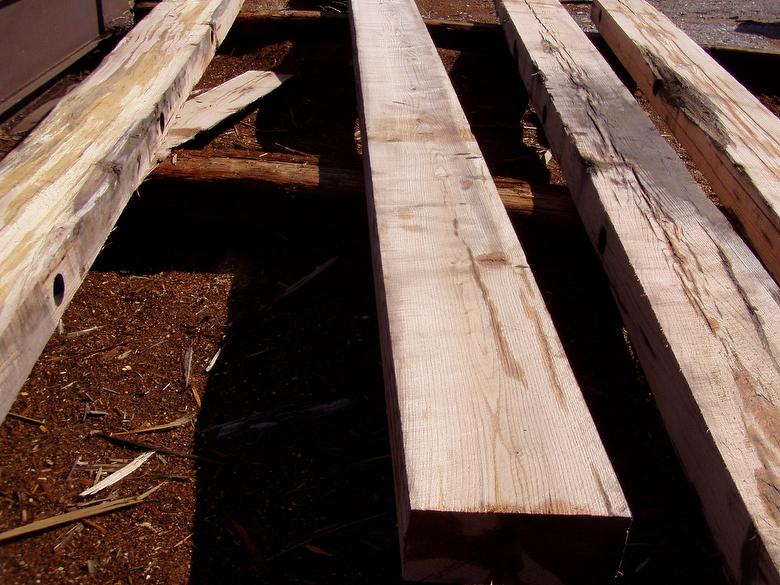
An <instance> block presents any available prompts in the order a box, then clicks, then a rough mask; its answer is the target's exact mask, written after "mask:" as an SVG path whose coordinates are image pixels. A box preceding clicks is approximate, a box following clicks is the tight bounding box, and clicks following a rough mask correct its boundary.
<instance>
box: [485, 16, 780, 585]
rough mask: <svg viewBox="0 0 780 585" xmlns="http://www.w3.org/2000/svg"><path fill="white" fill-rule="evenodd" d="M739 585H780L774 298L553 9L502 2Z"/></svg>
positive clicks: (729, 232)
mask: <svg viewBox="0 0 780 585" xmlns="http://www.w3.org/2000/svg"><path fill="white" fill-rule="evenodd" d="M497 9H498V12H499V15H500V17H501V19H502V21H503V22H504V26H505V31H506V34H507V39H508V41H509V45H510V47H511V49H512V52H513V53H514V54H515V56H516V58H517V60H518V64H519V69H520V73H521V76H522V78H523V80H524V82H525V84H526V87H527V88H528V91H529V94H530V95H531V99H532V100H533V102H534V103H535V106H536V108H537V111H538V112H540V116H541V119H542V121H543V124H544V127H545V133H546V135H547V137H548V139H549V141H550V144H551V147H552V150H553V152H554V154H555V156H556V158H557V159H558V161H559V162H560V165H561V167H562V169H563V172H564V174H565V176H566V179H567V182H568V184H569V188H570V189H571V191H572V197H573V198H574V202H575V205H576V206H577V208H578V210H579V213H580V216H581V217H582V220H583V223H584V224H585V228H586V230H587V232H588V235H589V237H590V239H591V240H592V242H593V244H594V246H595V248H596V250H597V252H598V254H599V255H600V257H601V259H602V262H603V264H604V267H605V270H606V272H607V276H608V277H609V280H610V282H611V285H612V289H613V292H614V295H615V298H616V300H617V304H618V306H619V308H620V310H621V313H622V315H623V319H624V321H625V323H626V327H627V329H628V332H629V334H630V336H631V340H632V343H633V344H634V346H635V347H636V349H637V353H638V356H639V359H640V361H641V363H642V366H643V369H644V372H645V374H646V376H647V378H648V380H649V382H650V385H651V388H652V390H653V393H654V395H655V399H656V402H657V404H658V407H659V409H660V411H661V414H662V416H663V418H664V422H665V424H666V427H667V429H668V431H669V434H670V436H671V438H672V441H673V443H674V445H675V447H676V449H677V451H678V452H679V455H680V457H681V459H682V462H683V466H684V468H685V470H686V473H687V475H688V477H689V479H690V481H691V482H692V483H693V485H694V487H695V489H696V491H697V493H698V496H699V498H700V500H701V502H702V505H703V508H704V513H705V516H706V518H707V520H708V522H709V525H710V527H711V529H712V532H713V535H714V537H715V539H716V542H717V543H718V545H719V546H720V548H721V551H722V553H723V555H724V559H725V562H726V564H727V566H728V568H729V569H730V572H731V574H732V576H733V578H734V579H735V581H736V582H738V583H773V584H776V583H779V582H780V579H779V578H778V560H779V559H780V523H779V522H780V513H778V510H779V509H780V496H779V495H778V494H780V491H778V488H780V477H778V474H779V473H780V444H779V442H778V434H777V431H778V425H779V424H780V410H779V409H778V405H779V404H780V365H778V359H780V290H778V287H777V284H776V283H775V282H774V281H773V280H772V278H771V277H770V275H769V274H768V273H767V272H766V270H765V269H764V268H763V267H762V266H761V264H760V262H759V261H758V259H757V258H756V257H755V256H754V255H753V254H752V253H751V251H750V250H749V249H748V247H747V245H746V244H745V243H744V242H743V241H742V240H741V239H740V237H739V236H738V235H737V234H736V233H735V232H734V230H733V229H732V227H731V225H730V224H729V222H728V221H727V220H726V218H725V217H724V216H723V215H722V214H721V213H720V212H719V211H718V210H717V209H716V208H715V206H714V205H713V204H712V203H711V202H710V201H709V200H708V199H707V197H706V196H705V195H704V193H703V192H702V191H701V189H700V188H699V187H698V186H697V184H696V183H695V182H694V181H693V179H692V178H691V176H690V174H689V173H688V172H687V170H686V169H685V167H684V165H683V163H682V161H681V160H680V159H679V157H678V156H677V155H676V154H675V152H674V151H673V150H672V148H671V146H669V144H668V143H667V142H666V141H665V140H664V139H663V138H662V137H661V136H660V135H659V134H658V132H657V131H656V130H655V127H654V126H653V124H652V122H651V121H650V120H649V119H648V118H647V117H646V116H645V115H644V113H643V112H642V111H641V110H640V108H639V106H638V104H637V103H636V101H635V100H634V98H633V96H632V95H631V94H630V93H629V92H628V90H627V89H626V88H625V87H624V86H623V85H622V84H621V83H620V81H619V80H618V78H617V77H616V76H615V74H614V73H613V72H612V70H611V69H610V67H609V66H608V65H607V64H606V62H605V61H604V60H603V59H602V58H601V56H600V55H599V53H598V52H597V51H596V50H595V49H594V47H593V45H592V44H591V43H590V42H589V41H588V39H587V38H586V37H585V35H584V34H583V33H582V31H581V30H580V29H579V27H578V26H577V24H576V23H575V22H574V21H573V20H572V19H571V17H570V16H569V15H568V13H567V12H566V10H565V9H564V8H563V7H561V5H560V4H559V2H558V1H557V0H525V1H523V0H502V1H500V2H498V3H497Z"/></svg>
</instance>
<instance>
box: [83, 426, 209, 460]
mask: <svg viewBox="0 0 780 585" xmlns="http://www.w3.org/2000/svg"><path fill="white" fill-rule="evenodd" d="M91 436H93V437H100V438H101V439H105V440H106V441H110V442H112V443H116V444H117V445H122V446H123V447H131V448H133V449H143V450H144V451H157V452H158V453H162V454H163V455H170V456H171V457H180V458H182V459H191V460H193V461H203V462H204V463H216V464H222V463H223V462H222V461H218V460H216V459H212V458H210V457H203V456H202V455H195V454H194V453H185V452H183V451H174V450H173V449H168V448H166V447H158V446H156V445H150V444H148V443H141V442H136V441H131V440H130V439H122V438H120V437H114V436H113V435H107V434H106V433H100V432H97V433H92V434H91Z"/></svg>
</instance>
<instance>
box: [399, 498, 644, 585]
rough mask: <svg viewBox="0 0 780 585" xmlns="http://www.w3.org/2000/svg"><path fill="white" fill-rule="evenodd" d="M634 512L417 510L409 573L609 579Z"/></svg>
mask: <svg viewBox="0 0 780 585" xmlns="http://www.w3.org/2000/svg"><path fill="white" fill-rule="evenodd" d="M630 524H631V517H630V516H627V515H626V516H619V515H615V516H590V515H581V514H576V515H549V514H516V513H513V514H509V513H492V512H487V513H474V512H441V511H429V510H412V511H411V513H410V516H409V524H408V528H407V530H406V534H405V535H403V534H402V535H401V537H402V547H403V549H402V554H401V556H402V559H403V577H404V579H406V580H410V581H432V582H437V583H489V582H493V583H524V584H526V585H550V584H559V583H560V584H563V583H565V584H566V585H573V584H583V585H585V584H590V583H593V584H596V583H607V582H609V581H610V580H611V578H612V577H614V576H615V574H616V572H617V570H618V568H619V566H620V560H621V558H622V555H623V549H624V547H625V543H626V537H627V533H628V529H629V526H630Z"/></svg>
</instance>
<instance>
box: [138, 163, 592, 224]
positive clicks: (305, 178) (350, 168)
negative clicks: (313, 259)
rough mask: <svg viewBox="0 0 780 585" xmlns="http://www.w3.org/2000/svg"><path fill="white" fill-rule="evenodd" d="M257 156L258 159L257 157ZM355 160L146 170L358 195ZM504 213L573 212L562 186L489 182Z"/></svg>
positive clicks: (545, 217)
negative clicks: (496, 192)
mask: <svg viewBox="0 0 780 585" xmlns="http://www.w3.org/2000/svg"><path fill="white" fill-rule="evenodd" d="M259 157H262V158H259ZM360 164H361V163H360V158H359V157H355V158H354V159H347V158H345V159H344V160H337V161H332V160H327V161H323V160H321V159H320V158H319V157H315V156H310V157H303V156H299V155H290V154H284V153H268V152H264V153H260V154H258V153H251V154H250V153H246V152H243V151H217V152H213V151H209V152H201V151H197V150H179V151H177V153H176V163H175V164H174V163H173V161H172V159H171V158H170V157H167V158H166V159H165V160H164V161H163V162H161V163H160V164H159V165H158V166H157V168H156V169H155V170H154V171H153V172H152V174H151V178H152V179H155V180H165V181H175V182H190V181H193V182H201V183H222V182H226V181H227V182H237V183H241V184H242V185H245V186H247V187H251V188H252V189H281V190H283V191H285V192H287V193H311V194H317V195H328V196H331V195H347V196H349V195H363V193H364V192H365V191H364V182H363V171H362V169H361V166H360ZM493 180H494V182H495V184H496V187H497V188H498V194H499V195H500V196H501V201H502V202H503V203H504V207H505V208H506V210H507V212H509V213H511V214H516V215H519V216H524V217H533V218H534V219H538V220H540V221H551V222H561V223H570V222H573V221H576V217H577V216H576V212H575V211H574V207H573V205H572V203H571V198H570V197H569V192H568V190H567V189H566V187H561V186H558V185H544V184H530V183H528V182H526V181H523V180H522V179H516V178H512V177H494V178H493Z"/></svg>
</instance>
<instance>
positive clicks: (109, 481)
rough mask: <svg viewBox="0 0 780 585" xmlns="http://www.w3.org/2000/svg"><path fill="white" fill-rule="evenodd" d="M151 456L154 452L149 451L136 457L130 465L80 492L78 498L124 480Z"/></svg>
mask: <svg viewBox="0 0 780 585" xmlns="http://www.w3.org/2000/svg"><path fill="white" fill-rule="evenodd" d="M152 455H154V451H149V452H148V453H144V454H143V455H139V456H138V457H136V458H135V459H133V460H132V461H131V462H130V463H128V464H127V465H125V466H124V467H123V468H122V469H120V470H118V471H115V472H114V473H112V474H111V475H109V476H108V477H107V478H105V479H104V480H103V481H99V482H98V483H96V484H95V485H93V486H92V487H91V488H88V489H86V490H84V491H83V492H81V493H80V494H79V496H80V497H82V498H84V497H86V496H91V495H92V494H96V493H98V492H99V491H100V490H104V489H106V488H107V487H109V486H112V485H114V484H115V483H116V482H118V481H120V480H122V479H124V478H126V477H127V476H128V475H130V474H131V473H133V472H134V471H135V470H136V469H138V468H139V467H141V466H142V465H143V464H144V463H146V460H147V459H149V457H151V456H152Z"/></svg>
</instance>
